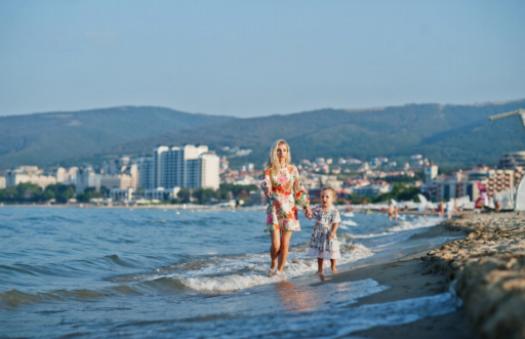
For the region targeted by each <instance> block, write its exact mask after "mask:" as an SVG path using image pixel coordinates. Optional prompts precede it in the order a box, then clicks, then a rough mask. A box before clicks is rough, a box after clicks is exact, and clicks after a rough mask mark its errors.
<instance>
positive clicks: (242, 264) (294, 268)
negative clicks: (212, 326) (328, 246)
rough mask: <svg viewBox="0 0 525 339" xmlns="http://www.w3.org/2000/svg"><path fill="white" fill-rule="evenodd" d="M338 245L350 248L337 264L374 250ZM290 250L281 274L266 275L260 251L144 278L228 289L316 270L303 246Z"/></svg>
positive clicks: (213, 289)
mask: <svg viewBox="0 0 525 339" xmlns="http://www.w3.org/2000/svg"><path fill="white" fill-rule="evenodd" d="M341 246H342V247H343V248H345V247H346V248H348V249H349V250H347V251H344V250H343V251H342V257H341V259H339V260H338V264H339V265H342V264H347V263H351V262H355V261H357V260H360V259H362V258H365V257H369V256H371V255H373V252H372V251H371V250H370V249H368V248H367V247H366V246H364V245H361V244H350V243H347V242H346V241H345V240H344V239H342V240H341ZM291 250H292V251H291V252H290V255H289V257H288V263H287V266H286V267H285V274H284V276H282V275H274V276H272V277H269V276H268V268H269V267H268V266H269V256H268V254H266V253H264V254H262V253H261V254H249V255H246V256H242V257H233V258H224V259H220V260H217V259H216V260H210V262H209V263H207V264H205V265H203V266H200V267H198V268H196V269H193V270H192V269H185V270H178V271H177V272H170V273H168V272H166V274H154V275H152V276H150V277H149V278H148V279H147V280H153V279H159V278H163V277H167V278H173V279H178V280H179V281H180V282H181V283H182V284H184V285H185V286H186V287H188V288H191V289H193V290H196V291H200V292H229V291H236V290H242V289H246V288H251V287H255V286H258V285H264V284H271V283H275V282H278V281H281V280H282V279H286V278H294V277H299V276H302V275H305V274H313V273H315V272H316V270H317V260H316V259H315V258H313V257H311V256H308V255H307V249H306V248H302V249H297V248H295V249H294V248H292V249H291ZM157 273H158V272H157Z"/></svg>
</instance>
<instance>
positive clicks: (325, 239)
mask: <svg viewBox="0 0 525 339" xmlns="http://www.w3.org/2000/svg"><path fill="white" fill-rule="evenodd" d="M312 212H313V215H314V220H315V221H316V223H315V225H314V229H313V231H312V238H311V239H310V249H309V251H308V252H309V253H308V254H310V255H312V256H315V257H317V258H319V259H339V258H341V252H340V251H339V241H338V240H337V237H335V236H334V238H333V239H332V240H330V239H329V236H330V231H331V230H332V225H333V224H338V223H340V222H341V216H340V215H339V211H338V210H337V208H335V207H334V206H330V208H329V209H328V210H327V211H323V209H322V208H321V206H316V207H315V208H314V209H313V211H312Z"/></svg>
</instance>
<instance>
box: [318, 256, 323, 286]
mask: <svg viewBox="0 0 525 339" xmlns="http://www.w3.org/2000/svg"><path fill="white" fill-rule="evenodd" d="M323 262H324V260H323V259H322V258H317V274H319V278H320V279H321V281H324V272H323Z"/></svg>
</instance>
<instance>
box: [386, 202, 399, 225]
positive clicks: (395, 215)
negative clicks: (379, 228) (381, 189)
mask: <svg viewBox="0 0 525 339" xmlns="http://www.w3.org/2000/svg"><path fill="white" fill-rule="evenodd" d="M398 219H399V207H397V203H396V201H395V200H394V199H390V201H389V202H388V220H394V221H397V220H398Z"/></svg>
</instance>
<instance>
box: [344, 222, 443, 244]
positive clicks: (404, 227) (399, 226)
mask: <svg viewBox="0 0 525 339" xmlns="http://www.w3.org/2000/svg"><path fill="white" fill-rule="evenodd" d="M442 221H443V218H439V217H417V218H415V219H412V220H409V221H407V220H401V221H399V222H397V223H395V224H394V225H393V226H392V227H390V228H387V229H386V230H385V231H383V232H377V233H364V234H352V233H351V237H352V238H353V239H370V238H377V237H383V236H388V235H392V234H396V233H401V232H405V231H411V230H417V229H421V228H428V227H432V226H436V225H437V224H439V223H440V222H442Z"/></svg>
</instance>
